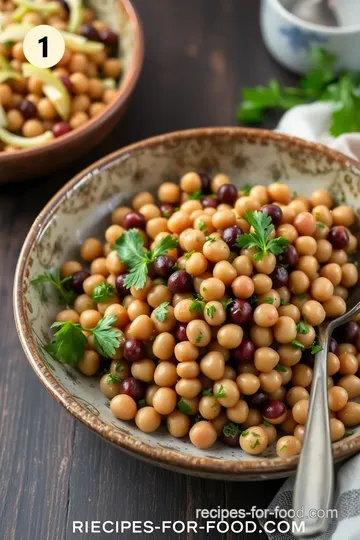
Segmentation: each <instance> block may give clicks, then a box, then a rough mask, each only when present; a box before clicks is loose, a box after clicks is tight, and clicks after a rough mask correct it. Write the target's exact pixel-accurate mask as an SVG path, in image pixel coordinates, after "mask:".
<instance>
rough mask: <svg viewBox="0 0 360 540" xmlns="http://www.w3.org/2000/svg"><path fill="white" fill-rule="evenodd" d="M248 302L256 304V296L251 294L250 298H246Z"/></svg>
mask: <svg viewBox="0 0 360 540" xmlns="http://www.w3.org/2000/svg"><path fill="white" fill-rule="evenodd" d="M248 302H249V303H250V304H256V302H257V296H256V294H252V295H251V296H250V298H248Z"/></svg>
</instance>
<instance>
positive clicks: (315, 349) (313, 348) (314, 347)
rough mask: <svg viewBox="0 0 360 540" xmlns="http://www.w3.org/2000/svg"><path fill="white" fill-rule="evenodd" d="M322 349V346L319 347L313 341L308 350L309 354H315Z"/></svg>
mask: <svg viewBox="0 0 360 540" xmlns="http://www.w3.org/2000/svg"><path fill="white" fill-rule="evenodd" d="M322 350H323V348H322V347H320V345H316V343H313V344H312V345H311V349H310V352H311V354H316V353H318V352H320V351H322Z"/></svg>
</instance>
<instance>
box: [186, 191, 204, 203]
mask: <svg viewBox="0 0 360 540" xmlns="http://www.w3.org/2000/svg"><path fill="white" fill-rule="evenodd" d="M203 198H204V195H203V193H201V191H194V192H193V193H190V195H189V201H202V200H203Z"/></svg>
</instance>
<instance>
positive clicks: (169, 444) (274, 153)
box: [14, 128, 360, 480]
mask: <svg viewBox="0 0 360 540" xmlns="http://www.w3.org/2000/svg"><path fill="white" fill-rule="evenodd" d="M194 169H195V170H207V171H209V173H211V174H215V173H218V172H224V173H226V174H228V175H230V177H231V178H232V180H233V181H234V183H235V184H236V185H237V186H239V187H240V186H242V185H244V184H247V183H250V184H258V183H263V184H264V185H267V184H269V183H271V182H272V181H274V180H281V181H282V182H288V183H289V184H290V185H291V188H292V189H293V190H296V191H298V192H299V193H303V194H305V195H310V193H311V192H312V191H313V190H314V189H317V188H328V189H330V190H331V191H332V192H335V193H337V194H338V196H339V195H343V196H344V197H345V199H346V201H347V203H348V204H350V205H352V206H353V207H354V208H355V209H356V211H357V213H358V214H360V170H359V169H358V164H357V163H356V162H354V161H351V160H350V159H347V158H346V157H345V156H344V155H342V154H340V153H337V152H335V151H333V150H330V149H328V148H325V147H323V146H321V145H315V144H311V143H307V142H305V141H302V140H300V139H295V138H292V137H289V136H285V135H280V134H275V133H272V132H269V131H262V130H252V129H241V128H213V129H211V128H209V129H197V130H190V131H182V132H177V133H170V134H167V135H163V136H159V137H154V138H152V139H148V140H146V141H143V142H139V143H137V144H134V145H132V146H129V147H127V148H123V149H121V150H118V151H117V152H115V153H114V154H111V155H109V156H108V157H106V158H104V159H102V160H101V161H98V162H97V163H95V164H94V165H92V166H91V167H89V168H88V169H87V170H85V171H83V172H82V173H80V174H79V175H78V176H77V177H75V178H74V179H73V180H71V181H70V182H69V183H68V184H66V185H65V186H64V187H63V188H62V189H61V190H60V191H59V192H58V193H57V194H56V195H55V197H53V199H52V200H51V201H50V202H49V203H48V204H47V206H46V207H45V208H44V209H43V211H42V212H41V213H40V215H39V216H38V217H37V219H36V220H35V222H34V224H33V225H32V227H31V229H30V232H29V234H28V236H27V238H26V240H25V243H24V246H23V248H22V251H21V254H20V258H19V262H18V266H17V270H16V276H15V286H14V305H15V320H16V326H17V330H18V333H19V337H20V340H21V343H22V346H23V348H24V351H25V354H26V356H27V357H28V359H29V362H30V364H31V366H32V368H33V369H34V371H35V373H36V374H37V376H38V377H39V379H40V381H41V382H42V383H43V385H44V386H45V387H46V388H47V389H48V391H49V392H50V393H51V394H52V395H53V396H54V398H55V399H56V400H57V401H59V402H60V403H61V404H62V405H63V406H64V407H65V408H66V409H67V410H68V411H69V412H70V413H71V414H72V415H73V416H74V417H75V418H77V419H78V420H80V421H81V422H82V423H83V424H84V425H86V426H87V427H89V428H90V429H91V430H93V431H94V432H95V433H97V434H98V435H100V436H101V437H103V438H104V439H106V440H107V441H110V442H112V443H113V444H115V445H117V446H118V447H119V448H121V449H123V450H125V451H127V452H130V453H132V454H133V455H134V456H137V457H140V458H143V459H145V460H148V461H151V462H153V463H155V464H157V465H160V466H163V467H167V468H171V469H174V470H177V471H181V472H185V473H190V474H194V475H200V476H207V477H213V478H224V479H229V480H245V479H246V480H249V479H258V480H259V479H264V478H274V477H282V476H287V475H289V474H291V473H292V472H293V471H294V469H295V467H296V464H297V461H298V459H297V458H292V459H289V460H286V461H284V460H282V459H280V458H278V457H276V453H275V449H274V445H273V446H272V447H270V448H268V449H267V451H266V453H265V454H264V455H262V456H260V457H254V456H249V455H247V454H245V453H243V452H242V450H240V448H230V447H228V446H224V445H223V444H221V443H220V442H219V443H216V445H215V446H214V447H212V448H211V449H209V450H206V451H202V450H198V449H196V448H195V447H194V446H192V445H191V444H190V443H189V440H188V439H187V438H185V439H180V440H179V439H175V438H173V437H171V436H170V435H169V433H168V432H167V431H166V429H165V428H164V429H163V430H161V429H160V430H159V431H157V432H155V433H153V434H147V433H143V432H141V431H139V430H138V429H137V428H136V426H135V425H134V424H133V423H125V422H121V421H119V420H117V419H116V418H114V416H113V415H112V414H111V412H110V410H109V402H108V400H107V399H106V398H105V397H104V395H103V394H102V393H101V392H100V389H99V381H98V379H96V378H87V377H84V376H83V375H81V373H79V372H78V371H77V370H75V369H73V368H71V367H68V366H63V365H61V364H59V363H57V362H56V361H54V360H53V359H52V358H51V357H50V356H49V355H48V354H47V353H46V352H45V351H44V349H43V345H44V343H46V342H48V341H49V339H50V332H49V326H50V324H51V322H52V321H54V319H55V315H56V313H57V312H58V311H59V310H60V307H59V306H58V305H57V299H56V297H55V296H50V295H47V296H44V295H43V294H41V291H39V289H38V288H37V287H35V286H32V285H31V284H30V282H31V280H32V279H33V278H34V277H35V276H37V275H38V274H39V273H41V272H44V271H45V270H50V269H53V268H55V267H58V266H60V265H61V264H62V263H63V262H64V261H66V260H68V259H74V258H78V253H79V246H80V245H81V243H82V242H83V241H84V239H85V238H87V237H89V236H97V237H99V238H102V235H103V232H104V230H105V228H106V227H107V226H108V225H109V224H110V213H111V211H112V210H114V209H115V208H116V207H117V206H119V205H126V204H128V203H129V201H130V199H131V197H132V196H133V195H134V193H137V192H139V191H141V190H156V188H157V186H158V185H159V184H160V182H163V181H165V180H174V181H176V180H177V179H179V177H180V176H181V175H183V174H184V173H185V172H188V171H189V170H194ZM54 429H56V427H54ZM314 444H316V441H314ZM359 448H360V429H358V430H356V434H354V435H352V436H349V437H348V438H346V439H344V440H342V441H340V442H337V443H335V444H334V456H335V459H337V460H339V459H343V458H345V457H347V456H349V455H351V454H353V453H355V452H356V451H357V450H358V449H359Z"/></svg>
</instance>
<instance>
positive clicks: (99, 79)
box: [0, 0, 122, 152]
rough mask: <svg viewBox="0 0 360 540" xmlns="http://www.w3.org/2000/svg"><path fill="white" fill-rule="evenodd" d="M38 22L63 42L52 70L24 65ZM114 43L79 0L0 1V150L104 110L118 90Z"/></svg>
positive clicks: (37, 140) (54, 133)
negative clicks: (26, 43) (27, 45)
mask: <svg viewBox="0 0 360 540" xmlns="http://www.w3.org/2000/svg"><path fill="white" fill-rule="evenodd" d="M41 24H47V25H50V26H53V27H55V28H57V29H58V30H59V31H60V32H61V34H62V36H63V38H64V41H65V46H66V48H65V53H64V56H63V57H62V59H61V60H60V61H59V62H58V63H57V64H56V65H55V66H54V67H53V68H51V69H45V68H39V67H35V66H33V65H32V64H29V63H28V62H27V60H26V58H25V55H24V51H23V40H24V38H25V35H26V34H27V32H28V31H29V30H30V29H31V28H33V27H34V26H37V25H41ZM118 42H119V36H118V35H117V34H116V33H115V32H113V31H112V30H111V29H110V28H108V27H107V26H106V24H105V23H103V22H102V21H100V20H99V19H97V18H96V16H95V14H94V12H93V11H92V10H91V9H88V8H85V7H84V6H83V5H82V2H81V0H79V1H78V0H12V1H11V0H0V151H3V152H14V151H17V150H20V149H23V148H32V147H35V146H39V145H42V144H45V143H47V142H49V141H51V140H53V139H54V138H57V137H61V136H62V135H65V134H66V133H69V132H70V131H72V130H74V129H78V128H80V127H81V126H83V125H84V124H86V123H87V122H88V121H89V120H90V119H91V118H94V117H95V116H97V115H98V114H100V113H101V112H103V111H104V109H105V108H106V107H107V106H108V105H109V104H110V103H112V102H113V101H114V100H115V99H116V96H117V94H118V85H119V79H120V77H121V74H122V66H121V62H120V60H119V59H118V57H117V48H118Z"/></svg>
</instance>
